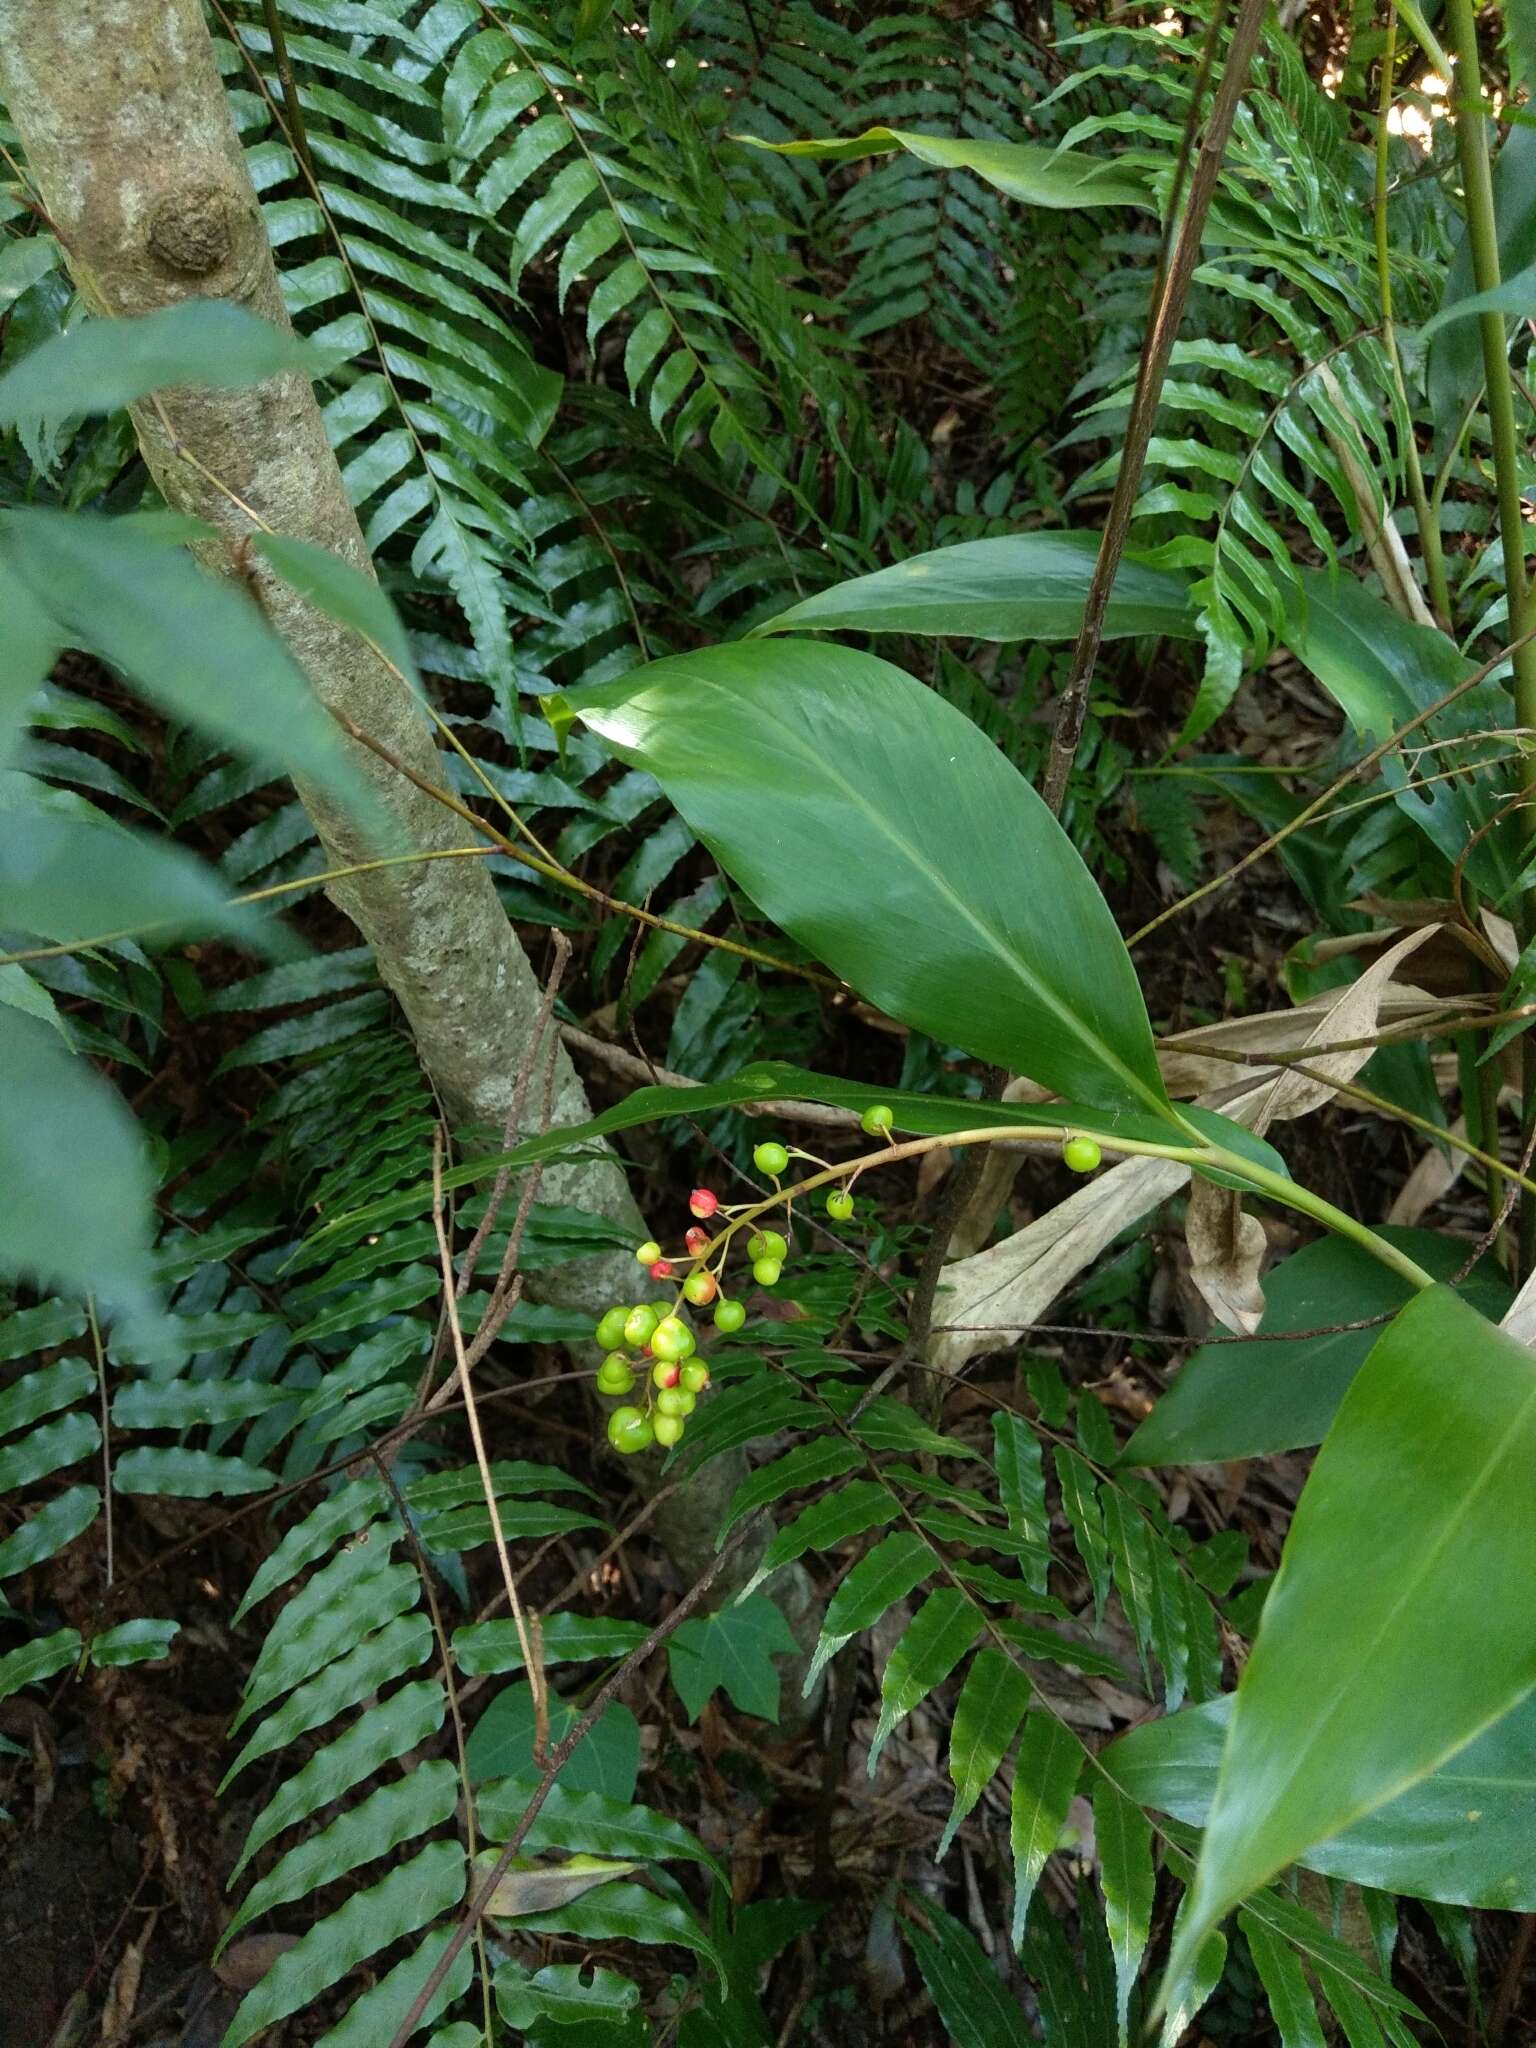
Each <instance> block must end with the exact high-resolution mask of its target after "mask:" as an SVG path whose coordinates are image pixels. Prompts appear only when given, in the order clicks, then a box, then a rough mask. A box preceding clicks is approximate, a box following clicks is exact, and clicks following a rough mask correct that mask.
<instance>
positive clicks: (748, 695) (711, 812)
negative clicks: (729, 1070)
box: [569, 641, 1182, 1135]
mask: <svg viewBox="0 0 1536 2048" xmlns="http://www.w3.org/2000/svg"><path fill="white" fill-rule="evenodd" d="M569 710H570V712H571V713H572V714H573V715H574V716H576V717H578V718H580V719H581V720H582V721H583V722H584V723H585V724H586V725H588V726H589V727H590V728H591V729H592V730H593V731H594V732H596V733H598V734H599V735H601V737H603V738H604V739H606V740H607V741H608V742H609V744H610V745H611V746H612V747H613V748H614V750H615V751H616V752H617V753H618V754H619V755H620V756H621V757H622V758H623V759H624V760H626V761H629V762H631V763H632V764H633V765H634V766H636V767H639V768H643V769H645V770H646V771H647V772H648V773H650V774H652V775H654V776H655V777H656V779H657V781H658V782H660V783H661V785H662V787H663V788H664V789H665V790H666V792H667V794H668V796H670V797H671V799H672V801H673V803H674V804H675V805H676V806H677V808H678V810H679V811H680V812H681V813H682V815H683V817H684V818H685V819H686V820H687V821H688V823H689V824H690V825H691V826H692V827H693V829H694V831H695V832H696V833H697V834H698V835H699V837H700V838H701V839H703V840H704V841H705V842H706V843H707V844H708V845H709V847H710V849H711V850H712V851H713V852H714V854H715V855H716V856H717V858H718V859H719V860H720V862H721V864H722V866H723V867H725V869H726V870H727V871H728V872H729V873H730V874H732V875H734V876H735V878H736V880H737V881H738V882H740V883H741V885H742V886H743V888H745V889H746V891H747V893H748V894H749V895H750V896H751V897H752V899H753V900H754V902H756V903H757V904H758V905H759V906H760V907H761V909H762V910H763V911H764V912H765V913H766V914H767V915H768V916H769V917H771V918H772V919H773V920H774V921H775V922H776V923H777V924H779V925H780V926H782V927H783V929H784V930H785V931H787V932H789V933H790V934H791V935H792V936H793V937H794V938H796V939H798V940H799V941H800V942H801V943H802V944H803V945H805V946H806V947H808V948H809V949H810V950H811V951H812V952H813V953H814V954H816V955H817V956H818V957H819V958H820V959H822V960H824V961H825V962H826V963H827V965H828V966H829V967H830V968H832V969H833V970H834V972H836V973H837V974H839V975H841V976H842V977H843V978H844V979H845V980H846V981H848V982H849V983H851V984H852V986H853V987H854V988H856V989H858V990H859V992H860V993H861V994H862V995H865V996H867V997H868V998H869V999H870V1000H871V1001H872V1002H875V1003H878V1004H879V1005H880V1007H881V1008H882V1009H884V1010H885V1011H887V1012H888V1013H889V1014H890V1015H891V1016H893V1017H897V1018H899V1019H900V1020H901V1021H902V1022H903V1023H906V1024H910V1025H912V1026H913V1027H914V1028H915V1029H917V1030H919V1031H926V1032H928V1033H929V1034H930V1035H931V1036H933V1037H935V1038H937V1039H938V1040H939V1041H940V1042H941V1043H945V1044H951V1045H961V1046H963V1047H964V1048H965V1049H966V1051H968V1052H970V1053H973V1054H975V1055H977V1056H978V1057H980V1058H985V1059H991V1060H994V1061H996V1062H997V1063H998V1064H999V1065H1001V1066H1006V1067H1008V1068H1010V1069H1011V1070H1012V1071H1014V1072H1017V1073H1021V1074H1027V1075H1029V1076H1030V1078H1031V1079H1033V1080H1036V1081H1039V1082H1040V1083H1041V1084H1042V1085H1043V1086H1045V1087H1048V1088H1050V1089H1052V1090H1053V1091H1054V1092H1055V1093H1057V1094H1059V1095H1063V1096H1067V1097H1070V1098H1072V1099H1073V1100H1076V1101H1081V1102H1086V1103H1091V1104H1092V1105H1094V1106H1095V1107H1096V1108H1099V1109H1107V1110H1131V1111H1138V1112H1141V1113H1142V1114H1146V1113H1147V1112H1148V1111H1150V1112H1151V1114H1152V1116H1153V1118H1154V1119H1163V1118H1166V1119H1168V1121H1169V1123H1170V1124H1173V1116H1174V1112H1173V1110H1172V1108H1171V1106H1170V1104H1169V1102H1168V1097H1167V1095H1166V1093H1165V1092H1164V1089H1163V1083H1162V1078H1161V1076H1160V1075H1159V1072H1158V1067H1157V1055H1156V1052H1155V1050H1154V1047H1153V1043H1152V1032H1151V1027H1150V1025H1149V1024H1148V1022H1147V1012H1146V1006H1145V1004H1144V1003H1143V1001H1142V996H1141V990H1140V987H1139V986H1138V984H1137V981H1136V975H1135V972H1134V970H1133V968H1132V966H1131V961H1130V955H1129V954H1128V953H1127V951H1126V949H1125V945H1124V943H1123V941H1122V940H1121V937H1120V934H1119V931H1118V930H1117V929H1116V926H1115V922H1114V919H1113V918H1112V917H1111V915H1110V913H1109V908H1108V906H1107V905H1106V903H1105V901H1104V899H1103V897H1102V896H1101V895H1100V894H1099V890H1098V887H1097V885H1096V884H1095V882H1094V880H1093V877H1092V876H1091V875H1090V874H1089V872H1088V869H1087V868H1086V867H1085V866H1084V864H1083V862H1082V860H1081V858H1080V856H1079V855H1078V853H1077V850H1076V848H1075V847H1074V846H1073V844H1072V842H1071V840H1070V839H1069V838H1068V837H1067V835H1066V833H1065V832H1063V831H1062V829H1061V827H1060V826H1059V825H1058V824H1057V822H1056V820H1055V819H1054V818H1053V817H1052V816H1051V814H1050V812H1049V811H1048V810H1047V808H1046V806H1045V805H1044V804H1043V803H1042V802H1041V800H1040V798H1039V797H1038V796H1037V795H1036V794H1035V792H1034V791H1033V790H1032V789H1031V788H1030V786H1029V784H1028V783H1027V782H1026V781H1025V780H1024V778H1023V777H1022V776H1021V775H1020V774H1019V772H1018V770H1017V769H1016V768H1014V766H1013V765H1012V763H1011V762H1010V761H1008V760H1007V759H1006V757H1005V756H1004V755H1003V754H1001V753H1000V752H999V751H998V749H997V748H996V747H995V746H994V745H993V744H992V742H991V741H990V740H988V739H987V738H986V737H985V735H984V734H983V733H982V732H981V731H980V730H979V729H978V728H977V727H976V726H975V725H973V724H972V723H971V721H970V720H969V719H968V718H966V717H965V716H964V715H963V714H962V713H961V712H959V711H957V710H956V709H955V708H954V707H953V706H952V705H950V704H948V703H946V702H945V701H944V699H943V698H942V697H939V696H938V695H936V694H935V692H933V691H932V690H925V689H924V688H923V687H922V685H921V684H920V683H918V682H916V681H914V680H913V678H912V677H911V676H909V675H907V674H906V673H905V672H904V671H903V670H901V669H898V668H893V667H892V666H891V665H890V664H889V663H888V662H883V661H880V660H877V659H876V658H875V656H873V655H869V654H857V653H854V652H853V651H852V650H850V649H848V648H845V647H826V646H819V645H818V646H796V647H794V648H793V649H786V648H784V647H780V646H776V645H774V644H773V643H772V642H771V641H768V642H747V643H737V644H735V645H732V646H726V647H716V648H710V649H707V650H705V651H703V652H700V653H698V654H685V655H675V656H673V657H672V658H671V659H669V660H666V661H658V662H653V663H651V664H650V665H649V666H647V667H645V668H641V669H637V670H635V671H634V672H633V673H631V674H630V675H627V676H625V677H623V678H621V679H620V680H619V681H618V682H614V683H604V684H600V685H597V686H596V687H594V688H591V689H587V690H582V691H579V692H577V693H576V694H575V695H574V696H573V697H572V698H571V700H570V704H569ZM1181 1130H1182V1126H1179V1125H1177V1124H1173V1132H1179V1131H1181ZM1172 1134H1173V1133H1170V1135H1172Z"/></svg>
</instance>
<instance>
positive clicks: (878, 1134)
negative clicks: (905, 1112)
mask: <svg viewBox="0 0 1536 2048" xmlns="http://www.w3.org/2000/svg"><path fill="white" fill-rule="evenodd" d="M895 1121H896V1112H895V1111H894V1110H893V1109H891V1108H890V1107H889V1106H888V1105H887V1104H886V1103H884V1102H872V1103H871V1104H870V1105H869V1108H868V1109H866V1110H865V1112H864V1114H863V1115H862V1116H861V1117H860V1118H859V1128H860V1129H861V1130H863V1131H867V1132H868V1133H869V1135H870V1137H872V1138H883V1137H884V1136H885V1134H886V1132H887V1131H889V1130H890V1128H891V1126H892V1125H893V1124H894V1123H895Z"/></svg>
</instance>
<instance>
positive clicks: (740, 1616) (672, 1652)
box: [667, 1593, 797, 1723]
mask: <svg viewBox="0 0 1536 2048" xmlns="http://www.w3.org/2000/svg"><path fill="white" fill-rule="evenodd" d="M796 1647H797V1645H796V1643H795V1639H794V1637H793V1636H792V1635H791V1634H790V1632H789V1623H788V1622H787V1621H786V1620H785V1619H784V1616H783V1615H782V1614H781V1613H780V1612H779V1610H778V1608H777V1607H775V1606H774V1604H773V1602H772V1601H771V1600H770V1599H769V1598H768V1596H767V1595H766V1594H765V1593H764V1594H754V1595H752V1596H751V1597H750V1598H744V1599H742V1600H741V1601H740V1602H739V1603H738V1604H736V1605H733V1606H730V1607H726V1608H722V1609H721V1610H720V1611H719V1612H718V1613H716V1614H707V1615H705V1616H704V1617H703V1618H702V1619H701V1620H698V1621H685V1622H684V1623H683V1625H682V1627H681V1628H679V1629H677V1630H675V1631H674V1632H673V1634H672V1635H671V1636H669V1637H668V1639H667V1669H668V1672H669V1674H670V1676H671V1679H672V1686H673V1690H674V1691H675V1692H676V1694H677V1696H678V1698H679V1699H680V1700H681V1701H682V1703H683V1706H684V1708H685V1710H686V1712H687V1715H688V1719H689V1721H690V1723H691V1722H694V1721H697V1719H698V1718H699V1715H700V1714H701V1713H702V1712H703V1710H704V1703H705V1701H706V1700H708V1698H709V1696H710V1694H711V1693H712V1692H714V1690H715V1689H716V1687H717V1686H718V1687H719V1688H720V1690H721V1691H722V1692H724V1693H725V1694H726V1695H727V1696H728V1697H729V1698H730V1699H731V1701H732V1702H733V1703H734V1704H735V1705H736V1706H738V1707H739V1708H740V1709H741V1711H742V1713H744V1714H755V1715H757V1717H758V1718H759V1720H763V1721H774V1722H776V1721H777V1720H778V1718H779V1673H778V1667H777V1666H776V1665H775V1663H774V1661H773V1659H774V1656H775V1654H779V1655H785V1654H792V1653H793V1652H794V1650H795V1649H796Z"/></svg>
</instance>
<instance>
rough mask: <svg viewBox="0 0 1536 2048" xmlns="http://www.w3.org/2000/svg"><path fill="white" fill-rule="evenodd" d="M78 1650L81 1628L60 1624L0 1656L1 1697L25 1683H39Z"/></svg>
mask: <svg viewBox="0 0 1536 2048" xmlns="http://www.w3.org/2000/svg"><path fill="white" fill-rule="evenodd" d="M79 1654H80V1631H79V1629H77V1628H61V1629H58V1630H56V1631H55V1633H54V1634H53V1635H51V1636H38V1637H37V1638H36V1639H35V1640H34V1641H32V1642H30V1643H23V1644H22V1646H21V1648H20V1649H19V1650H11V1651H9V1652H8V1653H7V1654H6V1655H5V1656H4V1657H0V1700H8V1699H9V1698H10V1696H11V1694H12V1693H13V1692H20V1691H21V1688H22V1687H23V1686H24V1685H41V1684H42V1682H43V1680H44V1679H45V1678H52V1677H53V1676H54V1674H55V1673H56V1672H59V1671H62V1670H63V1669H64V1668H65V1666H66V1665H68V1664H73V1663H74V1661H75V1659H76V1658H77V1657H78V1656H79Z"/></svg>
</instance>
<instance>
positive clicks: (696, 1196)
mask: <svg viewBox="0 0 1536 2048" xmlns="http://www.w3.org/2000/svg"><path fill="white" fill-rule="evenodd" d="M719 1206H720V1197H719V1196H718V1195H717V1194H716V1193H715V1191H714V1189H713V1188H695V1189H694V1191H693V1193H692V1194H691V1195H690V1196H689V1197H688V1207H689V1208H690V1209H691V1210H692V1211H693V1213H694V1215H695V1216H713V1215H714V1213H715V1211H716V1210H717V1209H718V1208H719Z"/></svg>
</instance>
